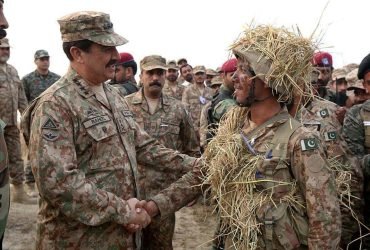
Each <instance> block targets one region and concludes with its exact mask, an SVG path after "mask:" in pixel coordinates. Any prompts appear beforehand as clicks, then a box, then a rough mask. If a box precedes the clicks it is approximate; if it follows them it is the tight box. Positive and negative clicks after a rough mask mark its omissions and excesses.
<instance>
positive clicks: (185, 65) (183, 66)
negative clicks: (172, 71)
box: [180, 64, 193, 74]
mask: <svg viewBox="0 0 370 250" xmlns="http://www.w3.org/2000/svg"><path fill="white" fill-rule="evenodd" d="M187 66H189V67H190V68H191V69H193V67H192V66H191V65H190V64H184V65H182V66H181V67H180V74H182V69H183V68H185V67H187Z"/></svg>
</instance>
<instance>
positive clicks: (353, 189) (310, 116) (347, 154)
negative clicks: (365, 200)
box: [288, 73, 363, 249]
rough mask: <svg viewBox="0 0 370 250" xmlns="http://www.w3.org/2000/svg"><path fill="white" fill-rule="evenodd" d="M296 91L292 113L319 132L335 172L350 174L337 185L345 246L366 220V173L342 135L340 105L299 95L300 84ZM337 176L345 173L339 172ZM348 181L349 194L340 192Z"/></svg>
mask: <svg viewBox="0 0 370 250" xmlns="http://www.w3.org/2000/svg"><path fill="white" fill-rule="evenodd" d="M335 75H336V76H341V75H339V73H333V76H335ZM313 77H315V74H313ZM316 78H317V77H316ZM334 79H335V78H334ZM313 81H315V79H314V80H313ZM294 93H295V96H294V99H293V101H292V103H291V104H289V105H288V110H289V112H290V114H291V115H292V116H293V117H295V118H296V119H297V120H299V121H300V122H301V123H302V124H303V125H304V126H305V127H306V128H308V129H311V130H313V131H317V132H319V134H320V139H321V141H322V142H323V145H324V146H325V151H326V155H327V157H328V161H329V164H330V167H332V169H333V172H334V173H336V175H337V176H338V175H340V174H343V172H346V173H348V174H350V178H349V177H348V176H347V177H346V179H347V182H346V183H345V184H343V185H341V186H339V187H338V193H339V197H338V198H340V200H341V214H342V224H343V227H342V237H341V247H342V248H343V249H346V246H347V245H348V244H349V243H350V242H351V241H352V240H353V239H354V238H355V237H354V238H352V237H353V236H355V235H356V233H357V232H358V231H359V226H358V225H359V223H358V221H362V220H363V219H362V208H363V204H362V187H363V174H362V170H361V168H360V166H359V165H360V163H359V161H358V159H357V158H356V157H355V156H354V154H353V153H352V152H351V151H350V150H349V148H348V145H347V143H346V142H345V140H344V138H343V135H342V126H341V124H340V122H339V121H338V119H337V115H336V110H337V108H338V106H337V105H336V104H335V103H333V102H330V101H327V100H323V99H319V98H317V97H316V96H314V97H312V96H311V97H303V96H302V95H300V92H299V90H298V88H296V89H294ZM338 178H342V177H340V176H339V177H338ZM347 185H348V187H349V188H350V195H347V193H346V194H343V193H342V192H341V189H343V188H344V189H347ZM353 214H355V216H353Z"/></svg>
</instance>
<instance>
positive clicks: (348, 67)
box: [343, 63, 358, 73]
mask: <svg viewBox="0 0 370 250" xmlns="http://www.w3.org/2000/svg"><path fill="white" fill-rule="evenodd" d="M343 69H345V70H346V72H347V73H349V72H351V71H352V70H354V69H358V64H357V63H350V64H347V65H345V66H343Z"/></svg>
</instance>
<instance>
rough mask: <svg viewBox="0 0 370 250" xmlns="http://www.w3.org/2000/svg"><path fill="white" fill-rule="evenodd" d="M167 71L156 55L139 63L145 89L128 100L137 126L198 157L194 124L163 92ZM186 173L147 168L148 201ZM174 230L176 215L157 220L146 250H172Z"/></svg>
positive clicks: (147, 234) (148, 233)
mask: <svg viewBox="0 0 370 250" xmlns="http://www.w3.org/2000/svg"><path fill="white" fill-rule="evenodd" d="M166 69H167V65H166V60H165V59H164V58H163V57H161V56H156V55H152V56H146V57H144V58H143V59H142V60H141V61H140V70H141V73H140V80H141V83H142V84H143V87H142V89H141V90H140V91H139V92H137V93H134V94H132V95H129V96H127V97H126V98H125V99H126V100H127V102H128V103H129V106H130V108H131V110H132V112H133V114H134V118H135V120H136V122H137V123H138V124H139V126H140V127H141V128H142V129H144V130H145V131H146V132H148V134H149V135H151V136H152V137H154V138H156V139H157V140H158V141H159V142H160V143H162V144H163V145H164V146H165V147H167V148H172V149H174V150H178V151H179V152H181V153H184V154H187V155H190V156H199V146H198V142H197V138H196V135H195V131H194V128H193V124H192V121H191V120H190V117H189V116H188V114H187V112H186V110H185V108H184V107H183V105H182V103H181V102H180V101H178V100H176V99H174V98H172V97H170V96H167V95H165V94H164V93H163V92H162V87H163V85H164V82H165V71H166ZM142 168H143V169H144V168H145V166H143V167H142ZM184 170H185V169H184ZM185 173H186V171H185V172H184V171H182V172H174V173H171V174H170V175H168V174H167V175H165V174H163V173H162V172H160V171H156V170H155V169H150V168H147V169H146V172H145V174H144V176H145V183H144V186H145V189H144V190H145V198H147V199H149V198H150V197H151V196H153V195H155V194H157V193H158V192H159V191H161V190H162V189H164V188H166V187H168V186H169V185H170V184H171V183H172V182H174V181H175V180H177V179H178V178H180V177H181V176H182V175H183V174H185ZM174 230H175V214H171V215H170V216H169V217H168V218H167V219H165V220H162V221H159V220H154V221H153V222H152V223H151V224H150V225H149V226H148V227H147V228H146V229H145V230H144V237H143V249H147V250H149V249H153V250H156V249H173V247H172V238H173V234H174Z"/></svg>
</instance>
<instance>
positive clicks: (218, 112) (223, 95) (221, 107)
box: [212, 85, 237, 123]
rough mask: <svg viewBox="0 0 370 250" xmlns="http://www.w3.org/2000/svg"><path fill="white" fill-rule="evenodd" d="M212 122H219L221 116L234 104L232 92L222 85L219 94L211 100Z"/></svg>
mask: <svg viewBox="0 0 370 250" xmlns="http://www.w3.org/2000/svg"><path fill="white" fill-rule="evenodd" d="M212 104H213V105H212V106H213V108H212V123H219V122H220V120H221V118H222V116H223V115H224V114H225V113H226V112H227V111H228V110H229V109H230V108H232V107H234V106H236V105H237V104H236V101H235V99H234V98H233V92H232V91H230V90H229V89H228V88H227V87H225V86H224V85H222V86H221V87H220V91H219V94H218V95H216V97H215V98H214V100H212Z"/></svg>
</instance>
